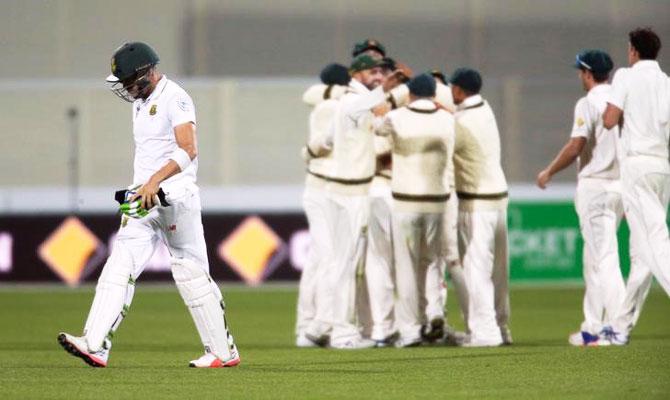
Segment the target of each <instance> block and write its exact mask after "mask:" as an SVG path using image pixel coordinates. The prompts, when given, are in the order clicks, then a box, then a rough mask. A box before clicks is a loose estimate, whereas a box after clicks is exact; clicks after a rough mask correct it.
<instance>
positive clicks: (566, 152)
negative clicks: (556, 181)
mask: <svg viewBox="0 0 670 400" xmlns="http://www.w3.org/2000/svg"><path fill="white" fill-rule="evenodd" d="M584 145H586V138H585V137H582V136H580V137H573V138H571V139H570V140H569V141H568V143H566V144H565V146H563V148H562V149H561V151H560V152H559V153H558V155H557V156H556V158H554V160H553V161H552V162H551V163H550V164H549V165H548V166H547V168H545V169H543V170H542V171H540V173H539V174H538V175H537V186H539V187H540V189H545V188H546V187H547V183H549V181H550V180H551V177H552V176H554V175H555V174H556V173H558V172H560V171H562V170H563V169H565V168H566V167H567V166H569V165H570V164H572V163H573V162H574V161H575V160H576V159H577V157H578V156H579V154H580V153H581V152H582V149H583V148H584Z"/></svg>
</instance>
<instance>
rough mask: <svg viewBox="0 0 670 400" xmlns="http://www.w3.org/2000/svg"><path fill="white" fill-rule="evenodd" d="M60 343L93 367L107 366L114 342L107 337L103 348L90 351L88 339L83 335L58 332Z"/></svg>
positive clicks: (66, 349)
mask: <svg viewBox="0 0 670 400" xmlns="http://www.w3.org/2000/svg"><path fill="white" fill-rule="evenodd" d="M58 343H60V345H61V346H63V348H64V349H65V351H67V352H68V353H70V354H72V355H73V356H75V357H79V358H81V359H82V360H84V362H85V363H86V364H88V365H90V366H91V367H106V366H107V360H108V359H109V350H110V349H111V348H112V342H110V341H109V340H108V339H105V343H104V344H103V349H102V350H100V351H90V350H89V349H88V343H86V339H85V338H84V337H81V336H72V335H70V334H69V333H65V332H61V333H59V334H58Z"/></svg>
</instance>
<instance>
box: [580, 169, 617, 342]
mask: <svg viewBox="0 0 670 400" xmlns="http://www.w3.org/2000/svg"><path fill="white" fill-rule="evenodd" d="M575 208H576V210H577V215H578V216H579V227H580V230H581V233H582V237H583V239H584V251H583V274H584V285H585V291H584V303H583V310H584V321H583V322H582V325H581V330H582V331H585V332H589V333H591V334H597V333H598V332H600V331H601V330H602V328H603V327H604V326H608V325H611V323H612V320H613V319H614V317H615V316H616V313H617V312H618V310H619V308H620V307H621V305H622V303H623V300H624V296H625V294H626V286H625V284H624V280H623V275H622V274H621V268H620V267H619V247H618V242H617V228H618V227H619V222H621V218H622V216H623V202H622V198H621V182H620V181H619V180H618V179H615V180H611V179H595V178H581V179H579V182H578V183H577V193H576V196H575Z"/></svg>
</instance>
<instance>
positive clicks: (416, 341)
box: [395, 336, 423, 348]
mask: <svg viewBox="0 0 670 400" xmlns="http://www.w3.org/2000/svg"><path fill="white" fill-rule="evenodd" d="M421 343H423V339H421V337H420V336H419V337H415V338H413V339H407V338H403V337H401V338H400V339H398V340H396V342H395V347H397V348H407V347H418V346H421Z"/></svg>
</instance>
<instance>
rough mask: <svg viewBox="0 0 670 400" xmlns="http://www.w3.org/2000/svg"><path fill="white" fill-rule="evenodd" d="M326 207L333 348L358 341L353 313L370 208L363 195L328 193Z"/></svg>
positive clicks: (356, 323) (331, 340)
mask: <svg viewBox="0 0 670 400" xmlns="http://www.w3.org/2000/svg"><path fill="white" fill-rule="evenodd" d="M327 204H328V220H329V221H332V224H331V231H330V232H331V240H332V246H333V254H334V255H335V256H334V264H333V265H332V268H331V269H330V271H328V274H327V279H328V285H329V287H331V288H332V291H333V301H332V307H333V319H332V333H331V335H330V343H331V345H333V346H335V347H337V346H338V345H341V344H344V343H346V342H347V341H349V340H355V339H357V338H359V337H360V332H359V328H358V320H357V319H358V315H357V313H356V300H357V290H356V288H357V286H358V282H357V271H362V269H363V268H364V263H365V247H366V239H367V238H366V237H367V224H368V219H369V217H368V215H369V205H370V204H369V201H368V197H367V195H364V196H361V195H342V194H339V193H329V196H328V200H327ZM361 278H362V275H361Z"/></svg>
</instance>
